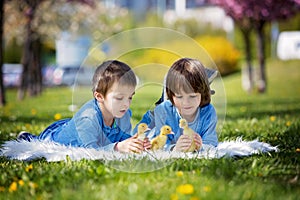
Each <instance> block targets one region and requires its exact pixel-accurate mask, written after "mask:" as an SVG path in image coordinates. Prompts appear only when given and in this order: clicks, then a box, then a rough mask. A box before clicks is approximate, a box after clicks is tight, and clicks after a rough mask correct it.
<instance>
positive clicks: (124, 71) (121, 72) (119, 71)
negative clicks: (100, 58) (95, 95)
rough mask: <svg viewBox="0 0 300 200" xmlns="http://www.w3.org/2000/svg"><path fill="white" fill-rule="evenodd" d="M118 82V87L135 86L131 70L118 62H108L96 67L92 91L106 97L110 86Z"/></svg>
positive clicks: (134, 78)
mask: <svg viewBox="0 0 300 200" xmlns="http://www.w3.org/2000/svg"><path fill="white" fill-rule="evenodd" d="M116 81H119V84H120V85H129V86H133V87H135V86H136V84H137V83H136V77H135V74H134V72H133V71H132V70H131V68H130V67H129V66H128V65H127V64H125V63H123V62H120V61H118V60H108V61H105V62H103V63H102V64H101V65H100V66H98V67H97V69H96V71H95V73H94V77H93V88H92V91H93V92H95V91H97V92H99V93H101V94H102V95H104V96H105V95H106V93H107V91H108V90H109V89H110V88H111V87H112V85H113V84H114V83H115V82H116Z"/></svg>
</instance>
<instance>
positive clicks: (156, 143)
mask: <svg viewBox="0 0 300 200" xmlns="http://www.w3.org/2000/svg"><path fill="white" fill-rule="evenodd" d="M169 134H174V133H173V132H172V128H171V127H170V126H168V125H165V126H163V127H161V129H160V133H159V135H158V136H156V137H155V138H153V139H152V140H151V145H152V146H151V150H158V149H162V148H163V147H164V145H165V144H166V141H167V135H169Z"/></svg>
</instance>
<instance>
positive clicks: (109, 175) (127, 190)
mask: <svg viewBox="0 0 300 200" xmlns="http://www.w3.org/2000/svg"><path fill="white" fill-rule="evenodd" d="M267 66H268V70H267V75H268V91H267V93H266V94H256V93H254V94H251V95H248V94H246V93H245V92H244V91H243V90H242V89H241V84H240V83H241V80H240V74H239V73H237V74H233V75H231V76H227V77H224V78H223V81H224V85H225V89H226V95H227V107H226V110H227V112H226V120H225V124H224V126H223V129H222V132H221V133H220V135H219V139H220V141H224V140H229V139H236V138H237V137H239V136H242V137H243V139H245V140H253V139H256V138H258V139H259V140H260V141H264V142H268V143H270V144H271V145H274V146H275V145H278V147H279V149H280V152H271V153H266V154H262V155H253V156H249V157H242V158H222V159H211V160H206V159H197V160H196V159H191V160H185V159H178V160H174V161H172V162H170V163H169V164H167V165H166V167H162V168H160V169H159V170H155V171H152V172H145V173H127V172H123V171H119V170H117V169H115V168H114V167H112V165H109V164H108V163H107V162H106V161H104V160H97V161H89V160H81V161H70V160H68V161H66V162H64V161H62V162H52V163H48V162H46V161H45V160H44V159H40V160H35V161H30V162H22V161H16V160H8V159H6V158H3V157H1V158H0V172H1V173H0V199H192V198H194V199H298V198H299V196H300V191H299V187H300V182H299V174H300V162H299V160H300V152H299V149H300V144H299V141H300V140H299V138H300V137H299V134H300V120H299V119H300V95H299V94H300V68H299V67H300V61H289V62H282V61H278V60H270V61H268V63H267ZM160 92H161V90H160V88H158V87H157V86H154V87H151V86H147V87H144V88H141V89H139V90H138V91H137V94H136V96H135V97H134V101H133V104H132V110H133V123H136V122H137V121H138V120H139V119H140V118H141V116H142V114H143V113H144V112H145V111H146V110H147V109H149V108H152V107H153V106H154V102H155V101H156V100H157V99H158V97H159V95H160ZM78 93H79V92H78ZM7 95H8V105H7V106H6V107H4V108H1V109H0V143H3V142H4V141H7V140H11V139H14V138H15V137H16V135H17V133H18V132H19V131H21V130H26V131H30V132H33V133H36V134H38V133H39V132H40V131H42V130H43V129H44V128H45V127H46V126H47V125H49V124H50V123H52V122H53V121H54V120H55V119H54V116H55V115H56V114H60V115H61V116H62V117H63V118H65V117H71V116H72V112H70V111H68V106H69V105H70V104H72V96H73V93H72V91H71V90H70V89H69V88H59V89H53V88H48V89H45V91H44V93H43V95H42V96H39V97H37V98H34V99H26V100H24V101H22V102H18V101H15V99H16V92H15V91H14V90H9V91H7ZM133 164H134V163H133ZM15 183H16V185H17V188H16V190H15V191H11V192H9V188H11V189H12V188H13V187H12V186H13V185H14V184H15ZM191 187H192V189H193V190H190V191H189V190H188V189H189V188H191ZM180 188H183V189H185V192H186V193H188V194H185V192H182V191H181V190H180Z"/></svg>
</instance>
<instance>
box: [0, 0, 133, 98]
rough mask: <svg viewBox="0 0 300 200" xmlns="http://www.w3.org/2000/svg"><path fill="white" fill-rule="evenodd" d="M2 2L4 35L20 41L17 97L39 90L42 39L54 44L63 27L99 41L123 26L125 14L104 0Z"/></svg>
mask: <svg viewBox="0 0 300 200" xmlns="http://www.w3.org/2000/svg"><path fill="white" fill-rule="evenodd" d="M2 2H4V1H1V3H2ZM4 6H5V9H4V13H5V18H4V19H5V22H4V33H5V39H6V41H9V40H10V39H13V38H16V39H17V42H18V43H19V44H23V53H22V61H21V63H22V64H23V68H24V70H23V74H22V83H21V86H20V88H19V91H18V99H23V98H24V97H25V95H26V92H28V95H29V96H36V95H38V94H40V93H41V92H42V74H41V56H40V53H41V45H42V44H43V43H47V45H48V46H49V44H50V46H51V43H52V45H53V46H54V44H53V43H54V41H55V39H57V38H59V37H60V33H62V32H63V31H67V32H69V33H71V34H73V35H75V36H77V35H89V36H90V37H92V40H93V41H100V40H103V39H105V38H107V37H108V36H110V35H112V34H114V33H117V32H120V31H122V30H124V25H123V24H124V23H121V22H122V20H124V16H126V15H128V12H127V11H126V10H124V9H120V8H111V9H109V10H108V8H106V7H105V6H104V4H103V2H100V1H94V0H60V1H55V0H26V1H23V0H10V1H6V3H5V4H4ZM108 12H109V15H108V14H107V13H108ZM1 14H2V12H1ZM120 19H122V20H120ZM1 66H2V65H1Z"/></svg>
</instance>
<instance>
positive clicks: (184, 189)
mask: <svg viewBox="0 0 300 200" xmlns="http://www.w3.org/2000/svg"><path fill="white" fill-rule="evenodd" d="M176 191H177V192H178V193H180V194H193V193H194V186H193V185H191V184H183V185H179V186H178V187H177V188H176Z"/></svg>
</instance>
